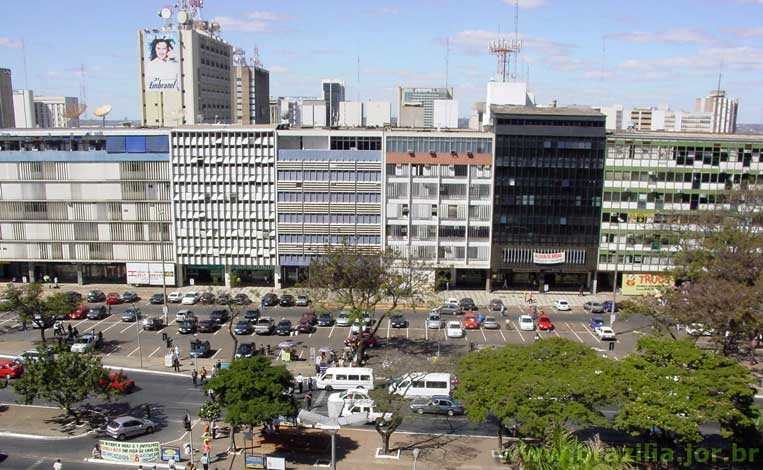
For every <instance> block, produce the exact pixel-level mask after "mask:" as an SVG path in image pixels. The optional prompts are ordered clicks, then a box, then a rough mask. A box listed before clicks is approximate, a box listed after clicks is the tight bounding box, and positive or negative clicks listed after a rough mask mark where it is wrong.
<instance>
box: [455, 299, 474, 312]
mask: <svg viewBox="0 0 763 470" xmlns="http://www.w3.org/2000/svg"><path fill="white" fill-rule="evenodd" d="M458 306H459V307H461V310H479V307H477V304H475V303H474V300H473V299H471V298H470V297H464V298H463V299H461V300H459V301H458Z"/></svg>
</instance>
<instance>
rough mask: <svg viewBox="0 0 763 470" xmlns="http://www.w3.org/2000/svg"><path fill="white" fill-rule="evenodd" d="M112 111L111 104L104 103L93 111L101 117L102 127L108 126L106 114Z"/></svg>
mask: <svg viewBox="0 0 763 470" xmlns="http://www.w3.org/2000/svg"><path fill="white" fill-rule="evenodd" d="M110 112H111V105H110V104H104V105H103V106H100V107H98V108H96V110H95V111H93V114H95V115H96V116H98V117H99V118H101V127H106V115H107V114H109V113H110Z"/></svg>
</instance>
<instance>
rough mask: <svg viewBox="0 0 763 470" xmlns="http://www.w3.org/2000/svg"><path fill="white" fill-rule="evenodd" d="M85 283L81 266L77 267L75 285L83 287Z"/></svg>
mask: <svg viewBox="0 0 763 470" xmlns="http://www.w3.org/2000/svg"><path fill="white" fill-rule="evenodd" d="M84 283H85V273H84V272H82V265H81V264H78V265H77V284H79V285H83V284H84Z"/></svg>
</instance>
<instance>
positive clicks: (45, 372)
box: [13, 349, 119, 424]
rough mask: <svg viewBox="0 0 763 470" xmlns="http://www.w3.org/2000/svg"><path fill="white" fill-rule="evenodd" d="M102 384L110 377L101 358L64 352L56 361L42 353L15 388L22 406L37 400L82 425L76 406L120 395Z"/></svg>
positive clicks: (26, 367) (18, 380)
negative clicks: (62, 411)
mask: <svg viewBox="0 0 763 470" xmlns="http://www.w3.org/2000/svg"><path fill="white" fill-rule="evenodd" d="M101 381H108V373H107V372H106V370H104V368H103V366H102V365H101V358H100V357H98V356H95V355H93V354H90V353H87V354H81V353H73V352H69V351H67V350H65V349H60V350H59V351H58V352H57V354H56V356H55V358H54V357H53V356H52V355H48V354H44V353H43V351H42V350H41V354H40V355H39V359H37V360H35V361H33V362H30V363H29V364H27V365H26V366H25V368H24V374H22V376H21V377H20V378H18V379H16V380H15V381H14V382H13V388H14V390H15V391H16V393H17V394H18V395H19V397H20V400H21V402H22V403H24V404H26V405H31V404H32V403H34V402H35V401H36V400H42V401H48V402H52V403H55V404H57V405H58V406H59V407H60V408H62V409H63V410H64V411H66V414H67V415H69V416H71V417H73V418H74V420H75V421H76V422H77V424H79V423H80V416H79V414H78V413H77V412H76V411H75V409H74V405H76V404H77V403H79V402H81V401H83V400H85V399H87V398H88V397H90V396H94V395H104V396H107V397H108V396H110V395H113V394H117V393H119V392H118V391H116V390H114V389H111V388H110V387H103V386H101V385H100V383H102V382H101ZM99 382H100V383H99Z"/></svg>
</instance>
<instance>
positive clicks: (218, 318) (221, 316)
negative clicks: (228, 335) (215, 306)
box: [209, 309, 230, 325]
mask: <svg viewBox="0 0 763 470" xmlns="http://www.w3.org/2000/svg"><path fill="white" fill-rule="evenodd" d="M229 318H230V314H229V313H228V311H227V310H222V309H221V310H212V313H210V314H209V319H210V320H213V321H214V322H215V323H217V324H218V325H222V324H223V323H225V322H226V321H228V319H229Z"/></svg>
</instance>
